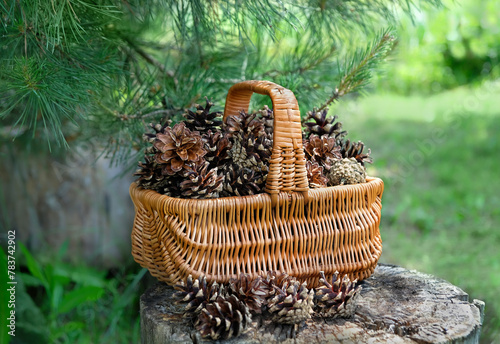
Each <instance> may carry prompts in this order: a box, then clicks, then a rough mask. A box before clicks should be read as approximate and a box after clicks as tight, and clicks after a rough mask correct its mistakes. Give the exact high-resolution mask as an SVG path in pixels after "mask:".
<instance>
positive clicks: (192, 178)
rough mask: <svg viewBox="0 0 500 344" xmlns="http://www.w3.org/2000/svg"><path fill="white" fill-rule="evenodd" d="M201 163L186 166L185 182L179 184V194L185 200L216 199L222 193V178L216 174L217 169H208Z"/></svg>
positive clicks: (204, 163)
mask: <svg viewBox="0 0 500 344" xmlns="http://www.w3.org/2000/svg"><path fill="white" fill-rule="evenodd" d="M208 166H209V163H208V162H207V161H202V162H201V163H198V164H196V165H193V166H191V165H188V166H186V172H185V174H184V176H185V180H184V181H182V182H181V183H180V192H181V195H182V197H185V198H217V197H219V193H220V192H221V191H222V186H223V182H224V176H223V175H222V174H220V175H218V174H217V167H214V168H211V169H209V168H208Z"/></svg>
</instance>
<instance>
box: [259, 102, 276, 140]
mask: <svg viewBox="0 0 500 344" xmlns="http://www.w3.org/2000/svg"><path fill="white" fill-rule="evenodd" d="M258 112H259V114H260V117H259V119H260V121H261V122H262V123H263V124H264V131H265V132H266V134H268V135H269V136H270V137H271V138H272V135H273V130H274V129H273V128H274V113H273V110H272V109H270V108H269V107H268V106H267V105H265V106H264V108H263V109H261V110H259V111H258Z"/></svg>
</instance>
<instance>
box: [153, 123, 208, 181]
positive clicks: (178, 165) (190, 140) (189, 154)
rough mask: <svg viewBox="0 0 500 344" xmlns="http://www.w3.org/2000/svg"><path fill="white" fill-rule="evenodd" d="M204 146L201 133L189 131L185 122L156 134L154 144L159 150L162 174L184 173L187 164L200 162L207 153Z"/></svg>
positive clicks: (157, 157) (157, 159)
mask: <svg viewBox="0 0 500 344" xmlns="http://www.w3.org/2000/svg"><path fill="white" fill-rule="evenodd" d="M203 145H204V142H203V140H202V138H201V135H200V133H198V132H196V131H194V132H192V131H191V130H189V129H187V128H186V124H185V123H184V122H180V123H177V124H176V125H174V127H173V128H170V127H167V128H165V133H158V134H156V139H155V141H154V143H153V146H154V147H155V148H156V149H157V150H158V153H156V155H155V158H156V162H157V163H158V164H161V165H162V173H163V174H168V175H173V174H176V173H178V172H181V171H183V170H184V168H185V167H186V164H192V163H196V162H198V161H199V160H200V159H201V158H202V157H203V156H204V155H205V154H206V153H207V152H206V150H205V149H203Z"/></svg>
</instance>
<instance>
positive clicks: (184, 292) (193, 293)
mask: <svg viewBox="0 0 500 344" xmlns="http://www.w3.org/2000/svg"><path fill="white" fill-rule="evenodd" d="M174 288H175V289H176V290H178V291H177V292H176V293H175V294H174V295H175V296H176V297H178V298H180V299H181V300H180V301H179V302H187V303H188V304H187V305H186V308H185V309H184V311H185V312H186V313H185V315H187V316H190V315H193V314H197V313H199V312H200V311H201V310H202V309H203V308H204V307H205V306H206V305H207V304H208V303H209V302H213V301H215V300H216V299H217V297H218V296H219V295H221V294H223V293H224V288H223V286H219V285H218V284H217V283H213V284H211V285H210V286H208V285H207V279H206V277H205V276H200V277H198V278H197V279H195V280H194V281H193V276H191V275H189V276H188V277H187V278H186V281H185V282H184V281H181V283H180V284H177V285H175V287H174Z"/></svg>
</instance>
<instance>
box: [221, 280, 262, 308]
mask: <svg viewBox="0 0 500 344" xmlns="http://www.w3.org/2000/svg"><path fill="white" fill-rule="evenodd" d="M229 287H230V289H231V291H232V292H233V293H234V294H235V295H236V296H237V297H238V298H239V299H240V300H241V301H242V302H244V303H245V304H246V305H247V307H248V308H249V309H250V311H252V312H254V313H256V314H260V313H262V305H263V303H264V301H265V299H266V296H267V294H268V290H267V288H266V287H265V285H264V284H263V282H262V277H260V276H258V277H256V278H252V277H251V276H250V275H246V274H243V275H240V276H239V278H237V279H231V281H230V282H229Z"/></svg>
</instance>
